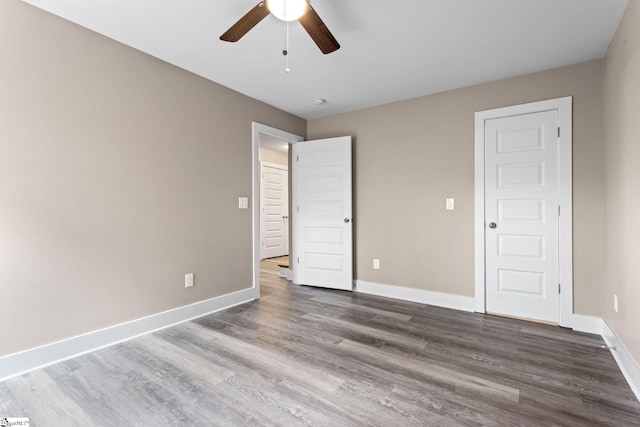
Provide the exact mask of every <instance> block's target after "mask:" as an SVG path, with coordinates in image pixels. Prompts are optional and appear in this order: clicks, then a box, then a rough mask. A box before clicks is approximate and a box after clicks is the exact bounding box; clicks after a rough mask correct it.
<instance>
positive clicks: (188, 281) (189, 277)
mask: <svg viewBox="0 0 640 427" xmlns="http://www.w3.org/2000/svg"><path fill="white" fill-rule="evenodd" d="M192 286H193V273H187V274H185V275H184V287H185V288H190V287H192Z"/></svg>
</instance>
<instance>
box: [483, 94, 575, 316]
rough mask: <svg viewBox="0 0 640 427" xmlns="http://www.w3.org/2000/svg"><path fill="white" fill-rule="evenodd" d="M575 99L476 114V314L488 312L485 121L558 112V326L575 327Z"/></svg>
mask: <svg viewBox="0 0 640 427" xmlns="http://www.w3.org/2000/svg"><path fill="white" fill-rule="evenodd" d="M572 106H573V98H572V97H571V96H567V97H564V98H556V99H550V100H546V101H539V102H531V103H527V104H520V105H513V106H509V107H502V108H495V109H491V110H485V111H478V112H476V113H475V146H474V150H475V153H474V159H475V160H474V162H475V174H474V183H475V218H474V228H475V311H476V312H478V313H485V312H486V296H485V295H486V293H485V289H486V281H485V278H486V271H485V267H486V265H485V248H486V245H485V185H484V178H485V140H484V137H485V133H484V129H485V121H486V120H491V119H497V118H502V117H509V116H516V115H521V114H529V113H538V112H542V111H551V110H557V111H558V126H559V127H560V136H559V150H558V196H559V198H558V200H559V204H560V216H559V225H558V227H559V230H558V262H559V265H558V279H559V282H560V284H561V292H560V303H559V307H558V324H559V325H560V326H565V327H571V326H572V325H573V316H574V313H573V170H572V167H573V166H572V163H573V162H572V156H573V154H572V153H573V148H572V144H573V129H572V127H573V125H572V123H573V112H572V108H573V107H572Z"/></svg>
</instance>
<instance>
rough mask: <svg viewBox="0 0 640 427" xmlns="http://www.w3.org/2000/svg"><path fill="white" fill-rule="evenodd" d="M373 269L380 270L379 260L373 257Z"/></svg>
mask: <svg viewBox="0 0 640 427" xmlns="http://www.w3.org/2000/svg"><path fill="white" fill-rule="evenodd" d="M373 269H374V270H380V260H379V259H374V260H373Z"/></svg>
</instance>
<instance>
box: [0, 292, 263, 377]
mask: <svg viewBox="0 0 640 427" xmlns="http://www.w3.org/2000/svg"><path fill="white" fill-rule="evenodd" d="M254 299H255V298H254V291H253V288H248V289H244V290H241V291H237V292H233V293H230V294H226V295H222V296H219V297H215V298H211V299H208V300H205V301H199V302H196V303H194V304H190V305H185V306H183V307H179V308H176V309H173V310H168V311H164V312H162V313H158V314H153V315H151V316H147V317H142V318H140V319H136V320H132V321H129V322H125V323H121V324H118V325H115V326H110V327H107V328H104V329H99V330H97V331H93V332H89V333H86V334H83V335H78V336H75V337H71V338H67V339H64V340H61V341H56V342H54V343H51V344H46V345H43V346H40V347H35V348H32V349H29V350H25V351H21V352H19V353H14V354H10V355H7V356H4V357H0V382H1V381H4V380H7V379H9V378H12V377H15V376H18V375H22V374H26V373H27V372H30V371H33V370H35V369H40V368H44V367H46V366H49V365H53V364H54V363H58V362H62V361H64V360H67V359H71V358H73V357H77V356H81V355H83V354H86V353H90V352H92V351H96V350H99V349H101V348H105V347H109V346H111V345H114V344H118V343H121V342H123V341H127V340H130V339H132V338H135V337H138V336H141V335H145V334H148V333H151V332H155V331H158V330H160V329H164V328H168V327H169V326H173V325H177V324H179V323H182V322H186V321H188V320H192V319H195V318H197V317H201V316H205V315H207V314H211V313H214V312H216V311H220V310H224V309H226V308H230V307H233V306H236V305H239V304H243V303H246V302H249V301H252V300H254Z"/></svg>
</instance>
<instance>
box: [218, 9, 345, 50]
mask: <svg viewBox="0 0 640 427" xmlns="http://www.w3.org/2000/svg"><path fill="white" fill-rule="evenodd" d="M269 14H272V15H273V16H275V17H276V18H278V19H280V20H282V21H295V20H297V21H298V22H300V24H302V27H303V28H304V29H305V30H306V31H307V33H309V36H311V38H312V39H313V41H314V42H315V43H316V44H317V45H318V47H319V48H320V50H321V51H322V53H324V54H327V53H331V52H334V51H336V50H338V49H340V44H339V43H338V41H337V40H336V39H335V37H333V34H331V31H329V29H328V28H327V26H326V25H325V24H324V22H322V19H320V16H318V14H317V13H316V11H315V9H314V8H313V7H312V6H311V5H310V4H309V0H264V1H261V2H260V3H258V4H257V5H256V6H255V7H254V8H253V9H251V10H250V11H249V12H247V14H246V15H244V16H243V17H242V18H240V19H239V20H238V22H236V23H235V24H233V25H232V26H231V28H229V29H228V30H227V31H226V32H225V33H224V34H223V35H221V36H220V40H223V41H226V42H237V41H238V40H240V39H241V38H242V36H244V35H245V34H247V33H248V32H249V30H251V29H252V28H253V27H255V26H256V25H257V24H258V23H259V22H260V21H262V20H263V19H264V18H266V17H267V15H269Z"/></svg>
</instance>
